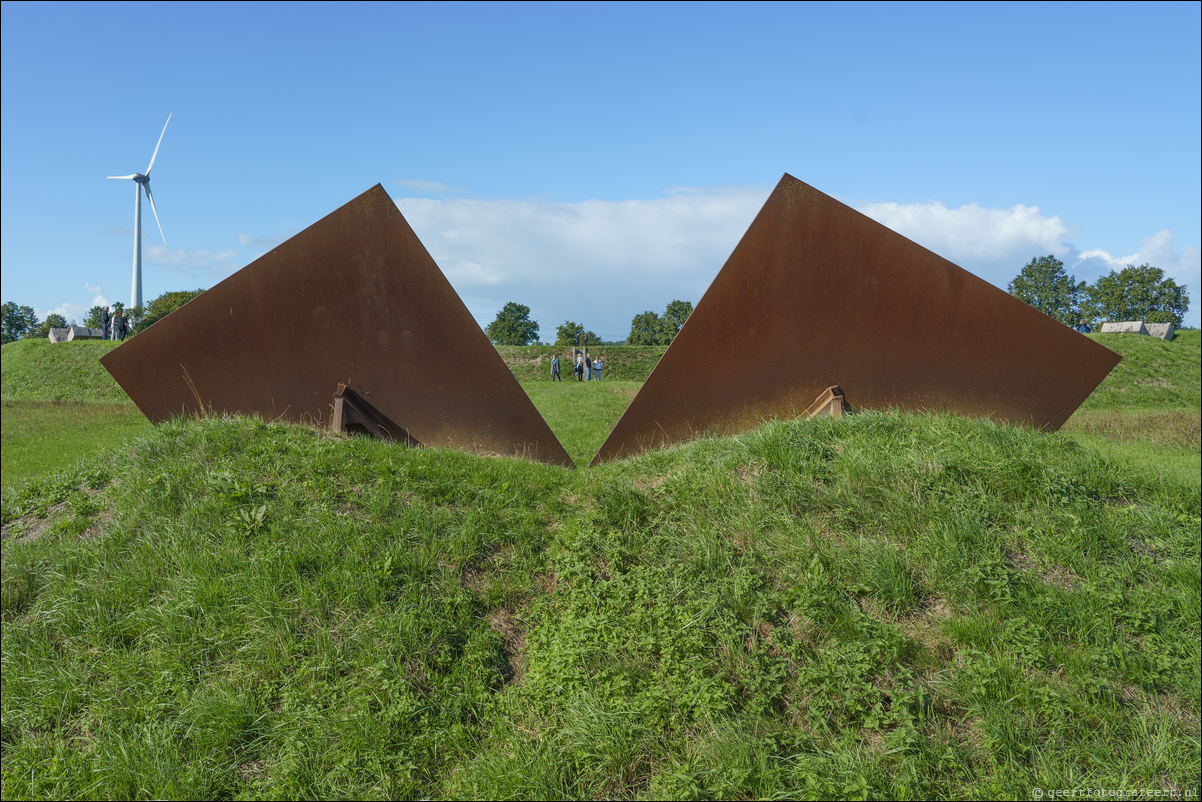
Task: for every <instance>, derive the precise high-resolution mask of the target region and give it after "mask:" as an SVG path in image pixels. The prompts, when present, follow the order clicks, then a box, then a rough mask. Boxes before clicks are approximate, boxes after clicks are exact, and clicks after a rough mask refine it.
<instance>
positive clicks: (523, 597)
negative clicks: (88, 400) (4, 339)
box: [0, 413, 1202, 799]
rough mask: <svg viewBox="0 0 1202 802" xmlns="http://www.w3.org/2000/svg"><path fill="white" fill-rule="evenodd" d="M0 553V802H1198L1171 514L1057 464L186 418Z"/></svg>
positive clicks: (1192, 674) (824, 427)
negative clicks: (455, 801)
mask: <svg viewBox="0 0 1202 802" xmlns="http://www.w3.org/2000/svg"><path fill="white" fill-rule="evenodd" d="M886 455H887V456H886ZM3 517H4V523H5V527H6V530H7V531H6V540H5V549H4V564H3V570H4V574H3V588H4V593H3V619H4V637H3V660H4V664H3V665H4V671H3V674H2V675H0V683H2V689H3V693H2V694H0V698H2V700H3V701H2V704H3V733H2V739H3V744H4V751H3V755H4V757H3V760H4V771H3V783H4V789H3V790H4V796H5V797H6V798H7V797H67V796H70V797H126V796H147V797H188V798H210V797H213V798H217V797H238V796H243V797H302V796H303V797H314V798H317V797H337V798H355V797H362V796H387V797H418V796H420V797H425V796H438V797H442V796H463V797H473V798H492V799H507V798H519V797H520V798H548V797H552V796H566V797H572V798H583V797H589V798H626V797H652V798H697V797H739V798H749V797H773V796H776V797H790V798H802V797H806V798H809V797H822V798H831V797H849V796H852V797H864V798H866V797H868V796H879V797H888V798H995V797H1013V796H1019V795H1024V796H1025V795H1028V794H1029V793H1030V789H1031V788H1034V787H1043V788H1061V787H1066V788H1069V787H1078V786H1086V785H1088V786H1093V787H1109V788H1127V789H1131V788H1157V789H1164V790H1173V789H1176V790H1184V789H1190V788H1196V787H1197V781H1198V779H1199V772H1198V743H1199V731H1198V710H1199V682H1200V676H1199V666H1200V665H1202V655H1200V654H1199V639H1200V635H1202V632H1200V631H1199V585H1198V567H1199V540H1198V530H1199V522H1200V520H1202V519H1200V518H1199V498H1198V495H1197V493H1196V491H1195V490H1193V489H1191V488H1189V487H1187V486H1182V485H1180V484H1179V483H1176V482H1174V481H1173V480H1171V479H1164V478H1161V479H1158V478H1155V477H1150V476H1147V475H1143V474H1138V473H1132V472H1130V471H1127V470H1125V469H1122V468H1120V467H1119V466H1117V465H1116V464H1115V463H1113V462H1111V461H1108V460H1106V459H1104V458H1102V457H1099V456H1098V455H1096V454H1094V453H1092V452H1090V451H1088V450H1086V449H1083V448H1081V447H1080V446H1079V445H1077V444H1076V443H1075V442H1074V441H1073V440H1072V439H1071V438H1069V437H1065V436H1062V435H1044V434H1040V433H1037V432H1031V431H1025V430H1020V429H1013V428H1009V427H1003V426H997V425H994V424H990V423H988V422H982V421H967V420H963V419H958V418H952V417H916V416H906V415H885V414H873V413H866V414H861V415H857V416H854V417H851V418H846V419H843V420H820V421H815V422H809V423H804V422H777V423H773V424H769V425H768V426H766V427H764V428H762V429H760V430H757V431H756V432H753V433H750V434H748V435H746V436H744V437H741V438H725V439H715V440H702V441H698V442H695V443H692V444H690V445H688V446H685V447H682V448H677V449H671V450H666V451H661V452H656V453H653V454H648V455H644V456H642V457H639V458H636V459H632V460H627V461H623V462H618V463H610V464H607V465H606V466H602V467H601V468H599V469H595V470H590V471H569V470H563V469H558V468H552V467H547V466H541V465H533V464H529V463H525V462H521V461H517V460H510V459H495V458H486V457H477V456H472V455H466V454H459V453H455V452H440V451H432V450H425V449H415V450H409V449H403V448H396V447H392V446H388V445H386V444H381V443H376V442H374V441H369V440H367V439H365V438H350V439H338V438H334V437H332V436H331V435H329V434H328V433H325V432H321V431H317V430H313V429H307V428H304V427H296V426H287V425H281V424H267V423H263V422H261V421H256V420H247V419H209V420H206V421H188V422H183V423H175V424H169V425H165V426H162V427H159V428H158V429H157V430H156V431H155V432H154V433H153V435H152V436H150V437H145V438H141V439H139V440H137V441H136V442H135V443H134V444H133V446H132V447H131V448H129V449H122V450H120V451H117V452H110V453H109V454H107V455H106V456H104V457H103V458H93V459H91V460H88V461H85V462H84V463H81V464H79V465H77V466H76V467H75V468H73V469H72V470H70V471H66V472H60V473H58V474H54V475H52V476H49V477H43V479H41V480H39V481H37V482H35V483H33V484H31V485H27V486H26V488H25V490H24V491H23V492H22V493H21V494H19V495H16V496H10V497H9V499H7V500H6V502H5V504H4V509H3Z"/></svg>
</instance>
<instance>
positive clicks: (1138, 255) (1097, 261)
mask: <svg viewBox="0 0 1202 802" xmlns="http://www.w3.org/2000/svg"><path fill="white" fill-rule="evenodd" d="M1091 262H1092V263H1094V265H1096V269H1097V270H1098V272H1100V273H1104V272H1107V271H1110V270H1122V269H1123V268H1124V267H1126V266H1127V265H1136V266H1139V265H1143V264H1149V265H1152V266H1153V267H1159V268H1160V269H1161V270H1163V271H1164V272H1165V274H1166V275H1167V276H1168V277H1169V278H1171V279H1173V280H1174V281H1176V282H1177V283H1178V284H1186V285H1188V286H1191V287H1193V288H1194V289H1197V288H1198V278H1199V273H1200V272H1202V269H1200V268H1202V254H1200V253H1199V251H1198V249H1197V248H1195V247H1193V246H1192V245H1187V246H1185V251H1184V252H1182V253H1178V252H1177V248H1176V246H1175V245H1174V244H1173V232H1172V231H1169V230H1168V229H1167V228H1166V229H1165V230H1164V231H1160V232H1157V233H1156V234H1153V235H1152V236H1150V237H1148V238H1147V239H1146V240H1144V241H1143V242H1142V243H1140V246H1139V250H1138V251H1136V252H1135V253H1133V254H1131V255H1130V256H1120V257H1117V258H1116V257H1113V256H1111V255H1110V254H1109V253H1108V252H1107V251H1104V250H1102V249H1101V248H1094V249H1092V250H1088V251H1082V252H1081V254H1080V256H1079V257H1078V264H1081V263H1085V264H1090V263H1091Z"/></svg>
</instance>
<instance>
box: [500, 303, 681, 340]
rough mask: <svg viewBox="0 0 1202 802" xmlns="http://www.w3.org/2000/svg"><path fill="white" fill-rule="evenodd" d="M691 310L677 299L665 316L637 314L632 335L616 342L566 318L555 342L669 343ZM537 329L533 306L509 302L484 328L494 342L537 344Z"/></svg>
mask: <svg viewBox="0 0 1202 802" xmlns="http://www.w3.org/2000/svg"><path fill="white" fill-rule="evenodd" d="M692 312H693V304H692V302H691V301H679V300H677V301H672V302H671V303H670V304H668V306H667V308H666V309H664V314H663V315H662V316H661V315H659V314H657V313H655V312H652V311H647V312H643V313H641V314H638V315H635V316H634V319H633V320H631V321H630V334H628V335H627V336H626V339H625V340H619V341H617V342H606V341H604V340H602V339H601V338H600V337H598V336H597V335H596V334H595V333H594V332H593V331H591V330H589V329H586V328H585V327H584V326H583V325H581V324H580V323H576V322H575V321H572V320H565V321H564V322H563V324H562V325H559V326H556V327H555V342H554V343H552V345H564V346H576V345H668V344H669V343H671V342H672V338H673V337H675V336H676V332H678V331H680V327H681V326H683V325H684V322H685V320H687V319H688V317H689V315H690V314H692ZM538 331H539V325H538V321H536V320H531V319H530V307H528V306H526V305H525V304H519V303H515V302H513V301H510V302H509V303H507V304H505V306H504V307H503V308H502V309H501V311H500V312H497V317H496V319H495V320H493V322H492V323H489V324H488V326H486V327H485V329H484V335H485V336H486V337H488V339H489V340H490V341H491V342H492V343H493V344H494V345H535V344H537V343H538Z"/></svg>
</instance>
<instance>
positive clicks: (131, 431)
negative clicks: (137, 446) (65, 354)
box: [0, 400, 152, 491]
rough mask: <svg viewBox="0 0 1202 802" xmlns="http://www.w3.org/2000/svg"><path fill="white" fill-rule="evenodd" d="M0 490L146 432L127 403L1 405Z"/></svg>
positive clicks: (147, 424) (146, 423)
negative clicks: (0, 475)
mask: <svg viewBox="0 0 1202 802" xmlns="http://www.w3.org/2000/svg"><path fill="white" fill-rule="evenodd" d="M0 414H3V444H4V447H3V449H0V460H2V462H3V489H4V490H5V491H8V490H10V489H12V488H15V487H17V486H20V485H22V484H24V483H25V482H28V481H29V480H30V479H33V478H34V477H36V476H39V475H40V474H43V473H45V472H47V471H49V470H54V469H63V468H68V467H70V466H71V465H73V464H74V463H75V462H76V461H78V460H79V459H81V458H83V457H85V456H87V455H89V454H95V453H98V452H100V451H103V450H106V449H108V448H111V447H114V446H118V445H120V444H122V443H125V442H127V441H129V440H130V439H132V438H134V437H137V436H138V435H142V434H146V433H148V432H150V431H151V429H152V427H151V425H150V421H148V420H146V417H145V416H144V415H142V413H141V412H140V411H138V408H137V407H135V406H134V405H133V404H128V403H127V404H86V403H83V402H79V401H7V400H6V401H2V402H0Z"/></svg>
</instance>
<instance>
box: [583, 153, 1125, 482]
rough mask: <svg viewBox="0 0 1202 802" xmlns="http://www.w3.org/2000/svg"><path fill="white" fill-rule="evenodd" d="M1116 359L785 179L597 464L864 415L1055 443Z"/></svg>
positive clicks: (841, 206)
mask: <svg viewBox="0 0 1202 802" xmlns="http://www.w3.org/2000/svg"><path fill="white" fill-rule="evenodd" d="M1118 361H1119V356H1118V355H1117V354H1115V353H1114V352H1112V351H1110V350H1109V349H1107V348H1104V347H1102V346H1101V345H1098V344H1097V343H1095V342H1093V341H1092V340H1090V339H1088V338H1086V337H1083V336H1082V335H1080V334H1078V333H1076V332H1075V331H1073V330H1071V329H1069V328H1068V327H1066V326H1064V325H1063V324H1062V323H1059V322H1058V321H1056V320H1053V319H1052V318H1050V317H1048V316H1047V315H1044V314H1043V313H1041V312H1039V311H1037V310H1035V309H1033V308H1032V307H1030V306H1028V305H1027V304H1025V303H1023V302H1022V301H1020V300H1018V299H1017V298H1014V297H1013V296H1011V295H1009V294H1007V293H1005V292H1003V291H1002V290H999V289H998V288H997V287H994V286H993V285H991V284H989V283H988V282H986V281H984V280H982V279H980V278H977V277H976V276H974V275H972V274H971V273H969V272H967V271H965V270H963V269H961V268H959V267H957V266H956V265H954V264H952V263H951V262H949V261H947V260H946V259H944V258H942V257H940V256H938V255H936V254H934V253H932V252H930V251H928V250H927V249H926V248H923V247H922V246H920V245H918V244H916V243H914V242H911V241H910V240H908V239H906V238H905V237H903V236H902V235H900V234H898V233H896V232H894V231H891V230H890V229H888V228H886V227H885V226H883V225H881V224H880V223H877V222H876V221H874V220H872V219H870V218H868V217H866V216H864V215H862V214H860V213H859V212H857V211H855V210H854V209H851V208H850V207H848V206H845V205H844V204H842V203H840V202H838V201H836V200H835V199H834V198H831V197H829V196H827V195H824V194H823V193H821V192H819V191H818V190H816V189H814V188H813V187H811V186H809V185H807V184H804V183H802V182H801V181H798V180H797V179H796V178H794V177H792V176H790V175H787V174H786V175H785V176H784V177H783V178H782V179H781V181H780V183H779V184H778V185H777V187H776V189H775V190H773V192H772V195H771V196H770V197H769V198H768V200H767V202H766V203H765V204H764V207H763V208H762V209H761V210H760V213H759V214H758V215H757V216H756V218H755V220H754V221H753V222H752V224H751V227H750V228H748V230H747V233H746V234H744V236H743V239H742V240H741V241H740V242H739V244H738V246H737V247H736V248H735V250H734V252H733V253H732V254H731V255H730V258H729V259H728V260H727V262H726V264H725V266H723V268H722V270H721V271H720V272H719V273H718V276H717V277H716V278H715V279H714V282H713V284H711V285H710V288H709V289H708V290H707V291H706V293H705V296H704V297H703V298H702V299H701V301H700V302H699V303H698V304H697V307H696V308H695V309H694V310H693V314H692V315H691V316H690V317H689V319H688V321H687V322H686V323H685V325H684V326H683V327H682V328H681V330H680V332H679V333H678V334H677V335H676V339H675V340H673V341H672V345H671V346H670V347H669V348H668V350H667V351H666V352H665V353H664V355H663V357H662V358H661V359H660V361H659V364H658V365H656V367H655V370H654V371H652V373H651V375H650V376H649V377H648V378H647V381H646V383H644V385H643V387H642V389H641V390H640V391H639V393H638V395H637V396H635V398H634V401H633V402H632V403H631V405H630V407H629V408H628V409H627V410H626V412H625V414H624V415H623V416H622V418H621V420H620V421H618V424H617V426H615V427H614V429H613V431H612V432H611V433H610V435H609V437H608V438H607V439H606V441H605V443H604V444H602V446H601V449H600V450H599V451H598V452H597V455H596V456H595V457H594V458H593V464H597V463H600V462H604V461H606V460H611V459H615V458H618V457H625V456H629V455H632V454H637V453H639V452H641V451H644V450H646V449H649V448H654V447H657V446H662V445H667V444H673V443H680V442H684V441H687V440H690V439H692V438H694V437H696V436H698V435H700V434H702V433H703V432H712V433H719V434H734V433H737V432H742V431H746V430H747V429H750V428H753V427H755V426H757V425H759V424H760V423H761V422H763V421H765V420H767V419H770V418H775V417H780V418H794V417H798V416H800V415H802V414H804V413H805V411H806V409H807V408H808V407H809V406H810V404H811V400H812V399H814V398H815V397H816V396H818V395H819V394H820V393H822V392H823V389H824V388H827V387H830V386H831V384H832V383H833V382H835V381H838V382H839V386H840V387H842V388H843V389H844V390H846V391H847V392H849V393H851V394H852V396H853V397H854V398H855V400H856V408H857V409H894V408H895V409H908V410H930V411H941V412H956V413H959V414H961V415H970V416H977V417H988V418H993V419H995V420H999V421H1007V422H1011V423H1017V424H1023V425H1027V426H1034V427H1038V428H1047V429H1056V428H1058V427H1059V426H1060V425H1061V424H1063V423H1064V421H1065V420H1067V419H1068V416H1069V415H1071V414H1072V413H1073V410H1075V409H1076V408H1077V407H1078V406H1080V404H1081V402H1082V401H1084V400H1085V399H1086V397H1087V396H1088V395H1089V394H1090V393H1091V392H1092V391H1093V389H1094V388H1095V387H1096V386H1097V385H1098V383H1099V382H1100V381H1102V379H1103V378H1105V376H1106V374H1107V373H1109V372H1110V370H1111V368H1113V367H1114V366H1115V365H1116V364H1118Z"/></svg>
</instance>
